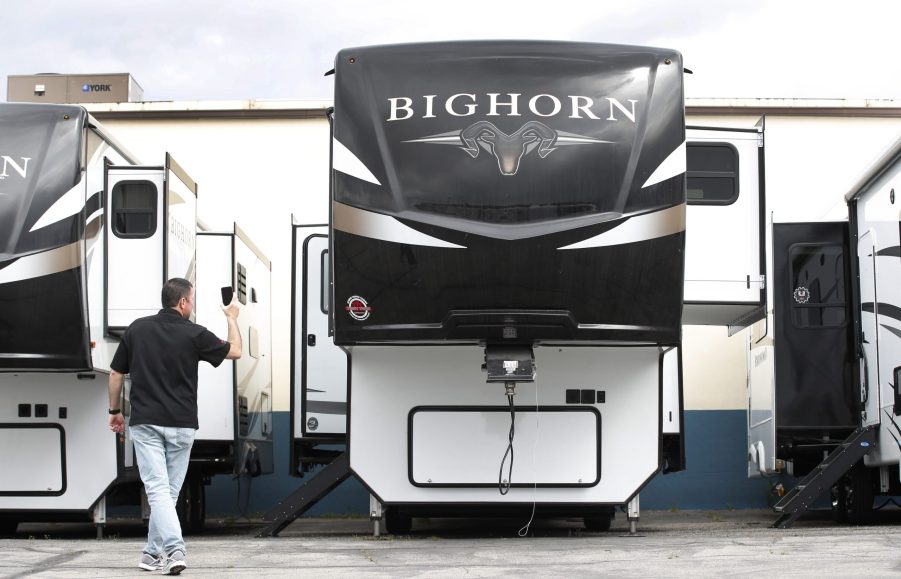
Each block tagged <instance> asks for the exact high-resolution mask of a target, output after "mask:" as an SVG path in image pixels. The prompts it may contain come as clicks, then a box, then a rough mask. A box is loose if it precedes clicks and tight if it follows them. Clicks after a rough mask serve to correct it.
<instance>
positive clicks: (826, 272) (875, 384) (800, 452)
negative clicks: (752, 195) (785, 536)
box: [748, 139, 901, 527]
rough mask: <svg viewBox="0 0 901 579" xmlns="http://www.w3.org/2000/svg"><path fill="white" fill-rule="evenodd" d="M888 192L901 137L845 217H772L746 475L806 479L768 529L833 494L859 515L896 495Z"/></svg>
mask: <svg viewBox="0 0 901 579" xmlns="http://www.w3.org/2000/svg"><path fill="white" fill-rule="evenodd" d="M896 192H897V193H901V139H899V140H898V141H896V142H895V143H894V145H893V146H892V147H891V148H890V149H889V150H888V151H887V152H886V153H885V155H883V156H882V157H881V158H880V159H879V160H878V161H877V162H876V164H875V165H874V166H873V167H872V168H870V169H869V170H868V171H867V172H866V173H865V174H864V176H863V177H862V178H861V179H860V180H859V181H858V183H857V184H856V185H855V186H854V187H853V188H852V189H851V191H850V192H849V193H848V194H847V195H846V197H845V200H846V201H847V204H848V212H849V220H848V221H844V222H818V223H777V224H775V225H774V226H773V234H772V237H773V244H772V267H773V274H772V280H773V283H772V298H771V299H772V300H773V301H772V302H771V303H772V304H773V312H772V315H771V316H770V317H769V323H768V324H767V327H766V328H764V329H763V331H761V330H760V329H758V331H757V334H758V336H759V335H760V334H761V333H762V334H763V336H762V337H758V338H756V339H754V340H752V341H751V348H750V349H749V352H750V359H749V369H750V376H749V403H750V408H749V421H748V427H749V443H750V447H749V475H750V476H771V475H775V474H777V473H779V472H788V473H790V474H793V475H795V476H797V477H803V478H802V479H801V480H800V481H799V482H798V484H797V485H796V486H795V487H794V488H792V489H791V490H790V491H789V493H788V494H786V495H785V497H783V499H782V500H781V501H780V502H779V503H778V504H777V505H776V510H777V511H779V512H781V513H782V515H781V517H780V518H779V520H778V521H777V522H776V526H780V527H786V526H789V525H790V524H791V523H792V522H793V521H794V520H795V519H796V518H798V517H799V516H801V514H803V512H804V511H805V510H806V509H807V508H809V507H811V506H813V505H814V504H815V501H816V499H817V498H818V497H819V496H828V493H829V492H831V498H832V507H833V511H834V514H835V516H836V519H837V520H839V521H850V522H852V523H855V524H860V523H864V522H867V521H868V520H870V517H871V515H872V513H873V509H874V497H876V496H879V495H882V496H894V495H898V494H901V482H899V470H898V464H899V461H901V418H899V416H901V394H899V392H901V390H899V388H901V385H899V384H901V309H899V308H901V293H899V289H898V288H899V287H901V262H899V256H901V252H899V247H901V237H899V232H901V228H899V223H901V218H899V215H901V210H899V209H898V207H901V200H896ZM896 201H897V203H898V204H897V205H896Z"/></svg>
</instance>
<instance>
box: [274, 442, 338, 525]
mask: <svg viewBox="0 0 901 579" xmlns="http://www.w3.org/2000/svg"><path fill="white" fill-rule="evenodd" d="M349 476H350V460H349V458H348V456H347V452H342V453H341V454H339V455H338V456H337V457H336V458H335V460H333V461H332V462H330V463H328V464H327V465H326V466H325V468H323V469H322V470H320V471H319V472H317V473H316V474H315V475H313V476H312V477H311V478H310V480H309V481H307V483H306V484H304V485H303V486H301V487H300V488H298V489H297V490H296V491H294V492H293V493H291V494H290V495H288V496H287V497H285V498H284V499H283V500H282V501H281V502H280V503H279V504H277V505H276V506H274V507H272V509H270V510H269V512H268V513H266V514H265V515H263V519H265V520H266V521H268V522H269V525H267V526H266V527H265V528H264V529H263V530H262V531H260V532H259V533H258V534H257V537H274V536H276V535H278V534H279V533H280V532H281V531H282V529H284V528H285V527H287V526H288V525H290V524H291V522H292V521H294V519H296V518H297V517H299V516H300V515H302V514H304V513H305V512H307V510H309V509H310V508H311V507H312V506H313V505H315V504H316V503H318V502H319V501H320V500H321V499H322V498H323V497H325V495H327V494H329V493H330V492H331V491H332V490H334V488H335V487H337V486H338V485H339V484H341V483H342V482H344V481H345V480H346V479H347V477H349Z"/></svg>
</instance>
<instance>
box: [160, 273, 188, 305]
mask: <svg viewBox="0 0 901 579" xmlns="http://www.w3.org/2000/svg"><path fill="white" fill-rule="evenodd" d="M193 287H194V286H193V285H192V284H191V282H189V281H188V280H186V279H184V278H182V277H173V278H172V279H170V280H169V281H167V282H166V283H165V284H163V292H162V296H161V301H162V303H163V307H164V308H174V307H175V306H177V305H178V302H179V301H181V298H186V297H188V296H189V295H191V288H193Z"/></svg>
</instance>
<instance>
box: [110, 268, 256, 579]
mask: <svg viewBox="0 0 901 579" xmlns="http://www.w3.org/2000/svg"><path fill="white" fill-rule="evenodd" d="M161 301H162V305H163V309H161V310H160V311H159V312H158V313H157V314H156V315H154V316H147V317H145V318H140V319H137V320H135V321H134V322H132V324H131V325H130V326H129V327H128V329H127V330H126V331H125V335H124V336H122V341H121V342H120V343H119V348H118V349H117V350H116V354H115V356H113V361H112V363H110V377H109V404H110V406H109V413H110V417H109V427H110V429H111V430H113V431H114V432H123V431H124V430H125V419H124V418H123V416H122V411H121V408H120V400H121V397H122V384H123V383H124V381H125V374H130V375H131V418H130V420H129V426H128V427H129V432H130V434H131V439H132V441H133V442H134V446H135V457H136V459H137V462H138V470H139V471H140V473H141V481H143V483H144V489H145V491H146V493H147V501H148V502H149V503H150V528H149V532H148V534H147V545H146V546H145V547H144V553H143V556H142V557H141V562H140V563H139V565H138V566H139V567H140V568H141V569H145V570H147V571H155V570H162V571H164V573H165V574H167V575H178V574H179V573H181V572H182V571H184V570H185V568H187V563H186V561H185V554H186V552H187V551H186V549H185V542H184V539H183V538H182V534H181V526H180V525H179V522H178V515H177V514H176V511H175V503H176V501H177V499H178V493H179V491H180V490H181V485H182V483H183V482H184V480H185V475H186V474H187V471H188V460H189V458H190V456H191V446H192V445H193V443H194V432H195V431H196V430H197V428H198V423H197V366H198V364H199V362H200V361H201V360H202V361H205V362H208V363H210V364H212V365H213V366H214V367H216V366H218V365H219V364H221V363H222V360H226V359H228V360H236V359H238V358H240V357H241V334H240V332H239V331H238V324H237V318H238V313H239V311H240V310H239V307H238V304H237V302H236V301H235V298H234V297H232V301H231V303H230V304H229V305H228V306H221V307H222V311H223V312H224V313H225V316H226V319H227V320H228V341H222V340H220V339H219V338H217V337H216V336H215V335H214V334H213V333H212V332H210V331H209V330H207V329H206V328H204V327H203V326H200V325H197V324H195V323H193V322H191V321H190V319H189V318H190V317H191V313H192V312H193V311H194V286H193V285H191V282H189V281H188V280H186V279H182V278H172V279H170V280H169V281H167V282H166V283H165V285H164V286H163V291H162V300H161Z"/></svg>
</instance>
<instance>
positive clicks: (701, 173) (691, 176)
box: [686, 143, 738, 205]
mask: <svg viewBox="0 0 901 579" xmlns="http://www.w3.org/2000/svg"><path fill="white" fill-rule="evenodd" d="M687 163H688V165H687V169H688V170H687V171H686V177H687V193H688V204H689V205H729V204H731V203H734V202H735V200H736V199H738V151H737V150H736V149H735V147H733V146H732V145H730V144H729V143H688V147H687Z"/></svg>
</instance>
